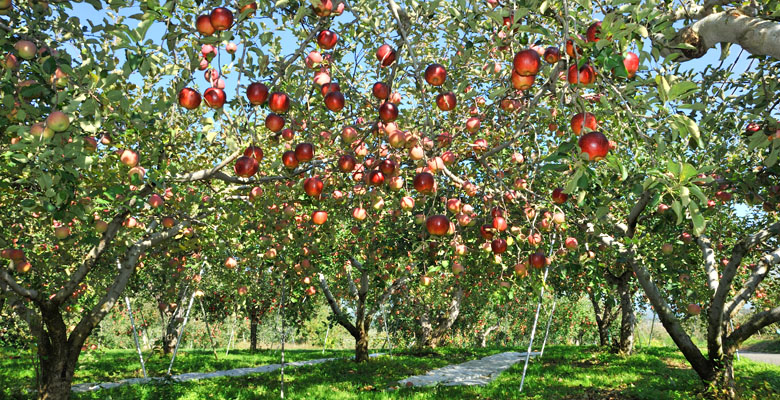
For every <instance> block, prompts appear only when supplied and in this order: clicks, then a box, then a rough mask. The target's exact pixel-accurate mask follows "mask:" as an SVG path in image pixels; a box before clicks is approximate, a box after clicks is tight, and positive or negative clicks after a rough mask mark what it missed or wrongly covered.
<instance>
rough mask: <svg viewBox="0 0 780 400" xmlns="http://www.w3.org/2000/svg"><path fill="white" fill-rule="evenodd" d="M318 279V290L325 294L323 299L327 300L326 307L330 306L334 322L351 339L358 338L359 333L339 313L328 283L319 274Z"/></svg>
mask: <svg viewBox="0 0 780 400" xmlns="http://www.w3.org/2000/svg"><path fill="white" fill-rule="evenodd" d="M319 277H320V288H322V292H323V293H324V294H325V298H326V299H327V300H328V305H330V309H331V311H333V315H334V316H335V317H336V321H337V322H338V323H339V325H341V326H343V327H344V328H345V329H346V330H347V331H349V333H350V334H351V335H352V336H353V337H358V336H360V332H359V331H358V329H357V328H356V327H355V325H353V324H352V323H351V322H349V320H348V319H347V317H346V316H345V315H344V313H343V312H341V308H340V307H339V305H338V303H337V302H336V299H335V298H334V297H333V293H331V292H330V287H329V286H328V281H327V280H326V279H325V275H323V274H322V272H320V273H319Z"/></svg>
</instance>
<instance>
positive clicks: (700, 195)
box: [688, 185, 707, 204]
mask: <svg viewBox="0 0 780 400" xmlns="http://www.w3.org/2000/svg"><path fill="white" fill-rule="evenodd" d="M688 189H689V190H690V191H691V193H693V195H694V196H696V198H698V199H699V201H700V202H702V204H707V196H705V195H704V193H703V192H702V191H701V189H699V187H698V186H696V185H690V186H688Z"/></svg>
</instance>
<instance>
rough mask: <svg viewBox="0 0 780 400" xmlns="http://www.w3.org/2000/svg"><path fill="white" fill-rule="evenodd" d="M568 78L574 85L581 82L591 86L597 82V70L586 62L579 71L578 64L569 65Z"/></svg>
mask: <svg viewBox="0 0 780 400" xmlns="http://www.w3.org/2000/svg"><path fill="white" fill-rule="evenodd" d="M568 80H569V84H572V85H576V84H578V83H579V84H580V85H584V86H589V85H592V84H593V83H595V82H596V71H595V70H594V69H593V67H592V66H591V65H590V64H585V65H583V66H582V68H580V69H579V73H578V72H577V65H576V64H572V66H571V67H569V74H568ZM578 80H579V82H578Z"/></svg>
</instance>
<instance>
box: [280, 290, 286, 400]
mask: <svg viewBox="0 0 780 400" xmlns="http://www.w3.org/2000/svg"><path fill="white" fill-rule="evenodd" d="M279 314H280V315H281V317H282V368H280V369H281V371H282V375H281V386H280V387H281V392H280V394H281V396H282V397H281V398H282V399H283V398H284V328H285V327H284V274H282V304H281V305H280V306H279Z"/></svg>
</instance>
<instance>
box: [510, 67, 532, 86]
mask: <svg viewBox="0 0 780 400" xmlns="http://www.w3.org/2000/svg"><path fill="white" fill-rule="evenodd" d="M511 80H512V87H513V88H515V89H517V90H528V89H530V88H531V87H533V85H534V81H535V80H536V75H518V73H517V72H516V71H514V70H513V71H512V78H511Z"/></svg>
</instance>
